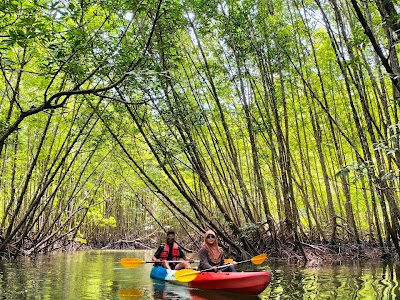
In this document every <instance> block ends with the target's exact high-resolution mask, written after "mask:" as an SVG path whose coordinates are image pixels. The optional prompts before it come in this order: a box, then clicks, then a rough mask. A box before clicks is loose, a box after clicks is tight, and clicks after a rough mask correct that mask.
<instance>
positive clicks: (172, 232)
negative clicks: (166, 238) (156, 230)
mask: <svg viewBox="0 0 400 300" xmlns="http://www.w3.org/2000/svg"><path fill="white" fill-rule="evenodd" d="M170 234H175V231H173V230H170V231H168V232H167V235H170Z"/></svg>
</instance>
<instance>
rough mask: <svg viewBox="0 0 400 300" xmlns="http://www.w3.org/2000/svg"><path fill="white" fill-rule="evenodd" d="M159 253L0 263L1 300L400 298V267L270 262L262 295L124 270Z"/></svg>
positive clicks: (77, 255)
mask: <svg viewBox="0 0 400 300" xmlns="http://www.w3.org/2000/svg"><path fill="white" fill-rule="evenodd" d="M152 254H153V251H93V252H79V253H73V254H57V255H50V256H40V257H38V258H36V259H24V258H20V259H17V260H15V261H11V262H6V261H0V300H20V299H57V300H58V299H63V300H64V299H67V300H69V299H71V300H72V299H74V300H75V299H87V300H92V299H93V300H98V299H107V300H108V299H111V300H114V299H115V300H117V299H119V300H120V299H124V300H134V299H135V300H136V299H138V300H139V299H140V300H142V299H143V300H152V299H156V300H164V299H171V300H172V299H174V300H175V299H177V300H186V299H187V300H211V299H212V300H228V299H232V300H236V299H237V300H239V299H240V300H253V299H294V300H298V299H318V300H319V299H342V300H348V299H355V300H361V299H362V300H369V299H370V300H372V299H373V300H376V299H385V300H386V299H400V288H399V278H400V264H390V263H381V262H376V263H368V264H366V263H346V264H342V265H336V266H324V267H318V268H301V267H293V266H287V265H282V264H274V263H272V262H271V261H267V262H266V264H264V265H263V266H261V267H254V266H252V265H242V266H241V268H242V270H250V269H251V268H253V269H254V270H256V269H258V270H260V269H264V270H271V271H272V272H273V273H274V278H273V280H272V281H271V283H270V286H269V287H268V288H267V289H266V290H265V291H264V292H263V293H261V294H260V295H259V297H248V296H240V295H234V294H226V293H219V292H213V291H202V290H196V289H190V288H188V287H186V286H179V285H174V284H171V283H168V282H167V283H166V282H163V281H158V280H152V279H150V277H149V274H150V270H151V264H146V265H142V266H139V267H138V268H132V269H126V268H123V267H121V265H120V264H119V260H120V259H121V258H122V257H137V258H140V259H143V260H150V259H151V256H152Z"/></svg>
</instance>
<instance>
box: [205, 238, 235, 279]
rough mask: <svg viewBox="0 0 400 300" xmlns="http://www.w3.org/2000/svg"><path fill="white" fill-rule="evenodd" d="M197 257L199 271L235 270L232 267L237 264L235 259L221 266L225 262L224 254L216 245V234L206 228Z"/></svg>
mask: <svg viewBox="0 0 400 300" xmlns="http://www.w3.org/2000/svg"><path fill="white" fill-rule="evenodd" d="M199 258H200V264H199V271H201V270H206V269H207V270H209V271H208V272H218V271H220V272H221V271H222V272H236V270H235V267H234V266H235V265H237V262H236V261H233V262H232V263H230V264H228V265H227V266H226V267H222V266H223V265H224V264H225V262H224V254H223V253H222V248H221V247H219V246H218V241H217V235H216V234H215V232H214V231H212V230H208V231H206V233H205V234H204V243H203V246H202V247H201V248H200V250H199Z"/></svg>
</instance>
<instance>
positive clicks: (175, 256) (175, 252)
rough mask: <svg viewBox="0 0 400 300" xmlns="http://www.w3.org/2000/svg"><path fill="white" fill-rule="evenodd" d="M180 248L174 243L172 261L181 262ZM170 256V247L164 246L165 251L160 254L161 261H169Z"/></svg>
mask: <svg viewBox="0 0 400 300" xmlns="http://www.w3.org/2000/svg"><path fill="white" fill-rule="evenodd" d="M179 253H180V252H179V247H178V244H177V243H174V244H173V245H172V260H179ZM168 254H169V245H168V244H164V249H163V251H162V252H161V254H160V259H161V260H167V259H168Z"/></svg>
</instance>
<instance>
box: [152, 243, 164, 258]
mask: <svg viewBox="0 0 400 300" xmlns="http://www.w3.org/2000/svg"><path fill="white" fill-rule="evenodd" d="M163 249H164V246H163V245H160V247H158V249H157V251H156V253H154V256H153V257H152V260H153V261H154V262H161V260H160V255H161V252H162V251H163Z"/></svg>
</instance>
